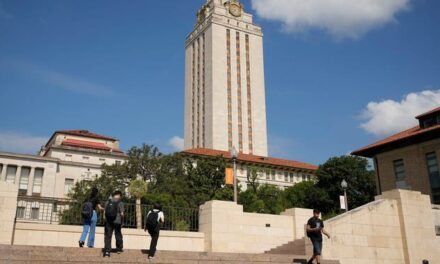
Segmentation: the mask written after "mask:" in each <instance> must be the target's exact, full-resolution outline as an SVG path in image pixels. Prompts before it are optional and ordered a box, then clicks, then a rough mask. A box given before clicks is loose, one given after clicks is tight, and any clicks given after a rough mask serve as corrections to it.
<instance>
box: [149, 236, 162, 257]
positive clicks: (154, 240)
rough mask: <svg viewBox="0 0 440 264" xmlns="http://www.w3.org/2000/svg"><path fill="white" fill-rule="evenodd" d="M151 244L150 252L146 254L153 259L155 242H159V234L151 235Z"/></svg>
mask: <svg viewBox="0 0 440 264" xmlns="http://www.w3.org/2000/svg"><path fill="white" fill-rule="evenodd" d="M150 235H151V243H150V251H149V252H148V256H149V257H154V255H156V248H157V241H158V240H159V232H154V233H151V234H150Z"/></svg>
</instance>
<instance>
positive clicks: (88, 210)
mask: <svg viewBox="0 0 440 264" xmlns="http://www.w3.org/2000/svg"><path fill="white" fill-rule="evenodd" d="M81 216H82V218H83V219H84V220H90V219H92V217H93V203H92V202H90V201H87V202H85V203H84V204H83V205H82V208H81Z"/></svg>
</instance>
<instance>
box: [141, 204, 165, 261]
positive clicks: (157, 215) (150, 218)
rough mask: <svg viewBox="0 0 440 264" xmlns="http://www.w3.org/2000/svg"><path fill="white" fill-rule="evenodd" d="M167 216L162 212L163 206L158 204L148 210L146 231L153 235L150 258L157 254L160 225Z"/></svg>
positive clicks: (149, 252)
mask: <svg viewBox="0 0 440 264" xmlns="http://www.w3.org/2000/svg"><path fill="white" fill-rule="evenodd" d="M164 221H165V217H164V215H163V212H162V206H161V205H160V204H156V205H155V206H154V208H153V209H152V210H151V211H149V212H148V214H147V217H146V218H145V225H144V227H145V229H144V230H145V231H148V233H149V234H150V236H151V242H150V250H149V251H148V259H153V258H154V256H155V254H156V248H157V241H158V240H159V233H160V227H161V225H162V224H163V223H164Z"/></svg>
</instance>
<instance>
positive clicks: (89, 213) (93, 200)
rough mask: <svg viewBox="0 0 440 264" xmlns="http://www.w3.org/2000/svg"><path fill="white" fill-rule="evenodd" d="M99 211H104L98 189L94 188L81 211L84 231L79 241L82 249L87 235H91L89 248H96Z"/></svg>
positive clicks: (88, 242) (88, 243)
mask: <svg viewBox="0 0 440 264" xmlns="http://www.w3.org/2000/svg"><path fill="white" fill-rule="evenodd" d="M97 209H99V210H101V211H102V210H104V208H102V206H101V204H100V202H99V197H98V189H97V188H95V187H94V188H92V191H91V193H90V197H89V198H88V199H87V200H86V201H85V202H84V204H83V205H82V209H81V215H82V217H83V231H82V234H81V237H80V239H79V241H78V244H79V247H80V248H82V247H84V244H85V241H86V238H87V234H88V235H89V239H88V241H87V247H89V248H93V247H94V246H95V230H96V222H97V221H98V214H97V213H96V211H97Z"/></svg>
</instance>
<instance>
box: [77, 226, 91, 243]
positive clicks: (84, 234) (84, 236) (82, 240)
mask: <svg viewBox="0 0 440 264" xmlns="http://www.w3.org/2000/svg"><path fill="white" fill-rule="evenodd" d="M89 229H90V220H84V224H83V231H82V233H81V237H80V238H79V243H80V246H82V245H84V242H85V241H86V238H87V233H88V232H89Z"/></svg>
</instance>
